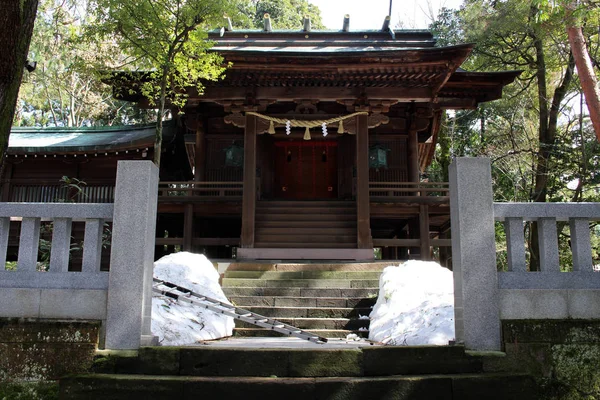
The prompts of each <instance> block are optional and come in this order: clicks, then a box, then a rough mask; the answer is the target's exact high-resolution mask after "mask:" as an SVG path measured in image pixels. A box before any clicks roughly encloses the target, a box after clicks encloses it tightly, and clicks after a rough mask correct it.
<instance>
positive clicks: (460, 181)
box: [450, 158, 501, 350]
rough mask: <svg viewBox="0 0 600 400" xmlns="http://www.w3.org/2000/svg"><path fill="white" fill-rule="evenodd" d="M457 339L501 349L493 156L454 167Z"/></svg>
mask: <svg viewBox="0 0 600 400" xmlns="http://www.w3.org/2000/svg"><path fill="white" fill-rule="evenodd" d="M450 218H451V224H452V266H453V272H454V317H455V326H456V339H457V341H458V342H464V344H465V347H466V348H467V349H470V350H500V346H501V334H500V311H499V305H498V302H499V297H498V276H497V270H496V241H495V231H494V203H493V195H492V178H491V167H490V160H489V159H487V158H457V159H456V160H454V162H453V163H452V164H451V165H450Z"/></svg>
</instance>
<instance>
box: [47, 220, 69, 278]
mask: <svg viewBox="0 0 600 400" xmlns="http://www.w3.org/2000/svg"><path fill="white" fill-rule="evenodd" d="M71 225H72V221H71V218H55V219H54V222H53V225H52V247H51V249H50V271H51V272H67V271H68V270H69V251H70V250H71Z"/></svg>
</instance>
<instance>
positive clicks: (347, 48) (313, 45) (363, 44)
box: [208, 30, 436, 56]
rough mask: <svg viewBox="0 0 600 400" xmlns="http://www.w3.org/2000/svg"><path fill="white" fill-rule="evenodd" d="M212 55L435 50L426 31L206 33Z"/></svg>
mask: <svg viewBox="0 0 600 400" xmlns="http://www.w3.org/2000/svg"><path fill="white" fill-rule="evenodd" d="M208 36H209V39H210V40H212V41H214V43H215V45H214V47H213V48H212V50H213V51H217V52H219V53H222V54H226V53H232V52H240V53H252V52H268V53H270V54H274V53H276V54H278V53H288V54H302V55H303V56H306V53H310V54H313V55H314V53H325V54H327V53H368V52H389V51H398V50H401V49H425V48H433V47H435V43H436V39H435V38H434V36H433V35H432V34H431V32H429V31H427V30H386V31H384V30H361V31H334V30H318V31H312V30H311V31H301V30H277V31H269V32H266V31H262V30H240V31H237V30H236V31H221V30H215V31H212V32H210V33H209V35H208Z"/></svg>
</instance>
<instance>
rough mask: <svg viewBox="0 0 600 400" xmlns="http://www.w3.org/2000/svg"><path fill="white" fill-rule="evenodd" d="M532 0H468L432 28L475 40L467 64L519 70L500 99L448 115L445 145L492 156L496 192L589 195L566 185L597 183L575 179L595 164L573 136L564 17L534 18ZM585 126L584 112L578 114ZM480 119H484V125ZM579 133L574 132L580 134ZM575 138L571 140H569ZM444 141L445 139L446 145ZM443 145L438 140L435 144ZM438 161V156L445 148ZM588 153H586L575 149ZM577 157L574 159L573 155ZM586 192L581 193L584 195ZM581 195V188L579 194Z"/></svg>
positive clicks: (447, 37) (448, 39)
mask: <svg viewBox="0 0 600 400" xmlns="http://www.w3.org/2000/svg"><path fill="white" fill-rule="evenodd" d="M538 15H539V9H538V8H537V6H536V3H535V0H532V1H530V2H522V1H517V0H506V1H502V2H498V1H486V0H467V1H465V3H464V5H463V7H462V8H461V10H460V11H456V12H451V11H448V10H445V11H444V13H442V14H440V18H438V20H437V21H436V24H435V25H434V29H435V30H436V34H437V35H439V36H440V37H441V39H442V40H443V41H445V44H457V43H459V42H463V43H464V42H474V43H475V44H476V46H475V50H474V52H473V55H472V57H470V59H469V60H468V61H467V62H466V63H465V64H463V68H466V69H468V70H507V69H518V70H522V71H523V72H522V74H521V76H520V77H519V79H518V80H517V82H516V83H515V84H514V85H510V86H508V87H507V88H505V93H504V98H503V99H502V100H499V101H495V102H492V103H486V104H485V108H484V110H483V114H482V113H481V112H482V110H478V111H471V110H465V111H459V112H457V113H456V118H455V119H453V120H451V121H449V124H454V125H450V126H449V127H450V128H452V129H449V128H446V132H453V136H452V140H450V150H451V152H452V153H453V154H455V155H457V156H460V155H474V156H477V155H486V156H489V157H490V158H491V159H492V174H493V179H494V184H495V188H494V189H495V190H494V192H495V197H496V198H497V199H499V200H512V201H541V202H544V201H586V200H587V201H589V200H595V198H594V196H593V193H594V191H593V190H592V191H584V189H583V188H579V189H576V190H575V192H572V191H571V190H570V189H568V188H567V187H566V186H567V183H569V182H572V181H575V180H577V181H578V182H580V183H581V184H582V185H584V184H585V185H588V186H589V187H592V186H593V185H596V184H595V183H594V179H591V177H590V179H579V178H582V177H583V174H586V173H587V174H588V175H589V174H590V172H589V171H593V170H594V169H595V168H597V167H598V160H595V159H592V158H590V157H591V156H589V155H591V154H594V153H593V151H592V150H591V148H590V143H589V141H588V136H586V135H577V136H573V133H572V132H573V126H574V125H573V124H575V122H573V121H575V119H574V115H575V111H574V110H573V107H572V103H573V99H574V98H575V97H576V96H577V95H578V93H579V88H578V84H579V81H578V79H577V75H575V74H574V69H575V57H574V55H573V54H572V53H571V51H570V46H569V41H568V37H567V34H566V30H565V29H564V21H563V20H562V19H561V18H559V16H557V15H551V16H549V17H548V18H547V19H545V20H544V21H541V20H540V19H539V18H538V17H537V16H538ZM579 114H580V115H579V116H580V117H581V123H579V122H577V125H578V126H582V127H584V129H583V130H584V131H586V132H587V125H586V124H585V123H584V122H585V121H584V116H583V115H582V113H581V112H580V113H579ZM482 122H483V123H482ZM584 136H585V140H584V139H579V137H582V138H583V137H584ZM574 137H577V138H578V139H577V140H574ZM447 142H448V140H446V141H445V142H444V143H447ZM440 147H441V146H440ZM445 153H448V151H445V152H442V153H441V154H440V156H439V157H438V158H439V162H440V164H442V163H443V162H444V158H445V157H444V154H445ZM584 153H585V154H586V156H584V155H581V154H584ZM575 155H577V157H575ZM584 192H585V196H584V195H583V193H584ZM578 193H579V194H578ZM536 229H537V227H536V226H535V224H532V225H531V226H530V227H528V228H527V234H528V237H529V250H530V255H531V269H533V270H535V269H536V265H537V257H536V255H537V231H536Z"/></svg>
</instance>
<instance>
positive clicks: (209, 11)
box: [90, 0, 233, 165]
mask: <svg viewBox="0 0 600 400" xmlns="http://www.w3.org/2000/svg"><path fill="white" fill-rule="evenodd" d="M90 5H91V7H92V10H93V13H94V15H95V16H96V18H97V20H96V23H95V24H94V25H93V27H92V29H91V30H90V32H92V33H93V34H94V35H96V37H97V38H99V39H100V40H115V41H116V42H117V43H118V45H119V47H120V48H121V50H122V51H123V53H124V54H126V55H128V56H130V57H131V61H130V66H131V69H132V70H133V69H141V70H146V71H147V74H146V77H147V79H144V80H143V81H142V82H140V85H141V87H140V88H141V91H142V93H143V94H144V96H145V97H146V98H147V99H148V100H149V101H150V103H151V104H152V105H155V106H156V107H157V113H156V115H157V118H156V119H157V124H156V135H155V145H154V163H155V164H156V165H160V157H161V148H162V128H163V119H164V117H165V113H166V111H167V106H169V105H170V106H172V107H179V108H182V107H183V105H184V104H185V101H186V98H187V96H186V91H187V89H188V88H189V87H195V88H196V89H197V90H198V92H199V93H201V92H202V90H203V86H202V81H203V80H204V81H205V80H216V79H218V78H219V77H220V76H221V74H222V73H223V71H224V67H223V66H222V65H221V63H222V58H221V57H220V56H218V55H217V54H214V53H209V52H207V50H208V49H209V48H210V43H209V42H208V41H206V40H205V39H206V37H207V35H206V30H207V29H209V28H212V27H214V26H218V25H219V24H221V23H222V21H223V15H224V14H225V13H227V12H233V8H232V3H231V1H230V0H174V1H164V0H128V1H123V0H93V1H92V2H91V3H90Z"/></svg>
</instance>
